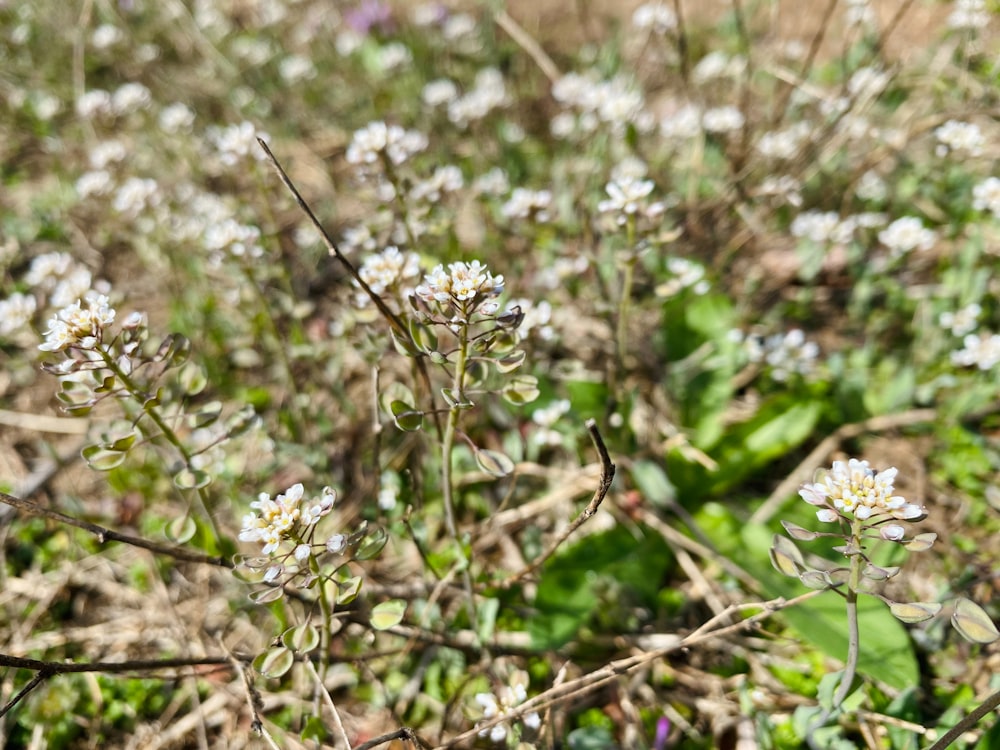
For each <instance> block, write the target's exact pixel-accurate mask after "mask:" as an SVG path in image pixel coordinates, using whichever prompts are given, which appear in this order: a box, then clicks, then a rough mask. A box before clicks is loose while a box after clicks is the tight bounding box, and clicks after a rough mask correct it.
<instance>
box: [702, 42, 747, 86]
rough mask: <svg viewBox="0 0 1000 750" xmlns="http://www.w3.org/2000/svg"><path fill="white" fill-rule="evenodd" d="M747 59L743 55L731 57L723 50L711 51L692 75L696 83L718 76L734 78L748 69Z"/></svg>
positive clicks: (705, 81)
mask: <svg viewBox="0 0 1000 750" xmlns="http://www.w3.org/2000/svg"><path fill="white" fill-rule="evenodd" d="M746 66H747V61H746V58H745V57H743V56H742V55H733V56H732V57H730V56H729V55H727V54H726V53H725V52H722V51H721V50H716V51H715V52H709V53H708V54H707V55H705V56H704V57H703V58H701V59H700V60H699V61H698V63H697V64H696V65H695V66H694V70H692V71H691V77H692V79H693V80H694V81H695V83H707V82H708V81H711V80H713V79H716V78H733V77H735V76H738V75H740V74H741V73H743V71H744V70H745V69H746Z"/></svg>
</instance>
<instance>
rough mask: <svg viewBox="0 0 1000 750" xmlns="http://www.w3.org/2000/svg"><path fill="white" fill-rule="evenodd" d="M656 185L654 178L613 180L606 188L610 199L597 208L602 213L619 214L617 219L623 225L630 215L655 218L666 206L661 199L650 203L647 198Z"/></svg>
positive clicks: (599, 204)
mask: <svg viewBox="0 0 1000 750" xmlns="http://www.w3.org/2000/svg"><path fill="white" fill-rule="evenodd" d="M654 187H655V186H654V184H653V181H652V180H639V179H634V178H631V177H621V178H619V179H616V180H612V181H611V182H609V183H608V184H607V185H606V186H605V188H604V189H605V190H606V191H607V193H608V199H607V200H603V201H601V202H600V203H598V204H597V210H598V211H600V212H601V213H613V214H617V216H616V219H615V220H616V221H617V222H618V224H619V225H622V226H624V224H625V223H626V221H628V217H630V216H636V215H639V216H645V217H646V218H655V217H656V216H659V215H660V214H662V213H663V211H664V210H665V206H664V205H663V203H662V202H661V201H655V202H653V203H650V202H648V201H647V200H646V198H647V197H648V196H649V194H650V193H652V192H653V188H654Z"/></svg>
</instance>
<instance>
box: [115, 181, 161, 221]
mask: <svg viewBox="0 0 1000 750" xmlns="http://www.w3.org/2000/svg"><path fill="white" fill-rule="evenodd" d="M162 202H163V193H162V192H161V190H160V186H159V184H158V183H157V182H156V180H154V179H152V178H151V177H129V178H128V179H127V180H126V181H125V182H124V183H122V185H121V186H120V187H119V188H118V190H116V191H115V196H114V198H113V199H112V201H111V207H112V208H114V210H115V211H117V212H118V213H120V214H121V215H122V216H125V217H126V218H129V219H135V218H137V217H138V216H139V215H140V214H141V213H143V212H144V211H145V210H147V209H149V208H155V207H157V206H159V205H160V204H161V203H162Z"/></svg>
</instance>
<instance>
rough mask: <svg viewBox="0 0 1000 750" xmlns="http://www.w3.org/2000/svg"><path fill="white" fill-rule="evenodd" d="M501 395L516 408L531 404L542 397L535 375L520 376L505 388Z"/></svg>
mask: <svg viewBox="0 0 1000 750" xmlns="http://www.w3.org/2000/svg"><path fill="white" fill-rule="evenodd" d="M500 395H501V396H503V398H504V399H505V400H506V401H509V402H510V403H512V404H514V405H516V406H521V405H523V404H530V403H531V402H532V401H534V400H535V399H536V398H538V397H539V395H541V392H540V391H539V390H538V378H536V377H534V376H533V375H518V376H517V377H515V378H514V379H513V380H511V382H510V383H508V384H507V385H506V386H505V387H504V389H503V391H501V393H500Z"/></svg>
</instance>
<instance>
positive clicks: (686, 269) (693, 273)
mask: <svg viewBox="0 0 1000 750" xmlns="http://www.w3.org/2000/svg"><path fill="white" fill-rule="evenodd" d="M667 271H668V272H669V273H670V274H671V276H672V277H673V278H670V279H668V280H667V281H664V282H663V283H661V284H659V285H658V286H657V287H656V289H655V290H653V291H654V293H655V294H656V296H657V297H662V298H669V297H676V296H677V295H678V294H680V293H681V292H683V291H684V290H685V289H690V290H691V291H692V292H694V293H695V294H697V295H699V296H700V295H702V294H705V293H707V292H708V290H709V289H710V288H711V286H710V284H709V283H708V279H706V278H705V267H704V266H703V265H701V264H700V263H695V262H694V261H693V260H688V259H687V258H679V257H677V256H671V257H670V258H667Z"/></svg>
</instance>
